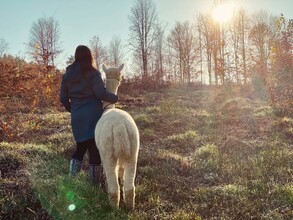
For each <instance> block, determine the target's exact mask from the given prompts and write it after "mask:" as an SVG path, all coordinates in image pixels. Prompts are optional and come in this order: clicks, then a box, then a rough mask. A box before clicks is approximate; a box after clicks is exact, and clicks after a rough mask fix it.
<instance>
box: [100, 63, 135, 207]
mask: <svg viewBox="0 0 293 220" xmlns="http://www.w3.org/2000/svg"><path fill="white" fill-rule="evenodd" d="M123 66H124V65H123V64H122V65H121V66H120V67H119V68H108V69H107V68H106V67H105V66H104V65H103V70H104V71H105V73H106V89H107V90H108V91H109V92H112V93H115V94H117V89H118V86H119V85H120V79H121V78H120V77H121V70H122V68H123ZM103 106H104V108H105V111H104V113H103V115H102V117H101V118H100V120H99V121H98V123H97V125H96V129H95V140H96V144H97V147H98V149H99V152H100V155H101V160H102V164H103V168H104V172H105V174H106V179H107V187H108V196H109V200H110V204H111V205H112V206H114V207H116V208H118V207H119V201H120V186H119V182H118V176H119V178H120V181H121V182H122V183H124V190H123V189H122V190H123V197H124V202H125V206H126V208H128V209H133V208H134V205H135V186H134V179H135V175H136V164H137V157H138V150H139V132H138V129H137V126H136V124H135V122H134V120H133V119H132V117H131V116H130V115H129V114H128V113H127V112H125V111H123V110H121V109H117V108H115V105H114V104H110V103H106V102H104V103H103Z"/></svg>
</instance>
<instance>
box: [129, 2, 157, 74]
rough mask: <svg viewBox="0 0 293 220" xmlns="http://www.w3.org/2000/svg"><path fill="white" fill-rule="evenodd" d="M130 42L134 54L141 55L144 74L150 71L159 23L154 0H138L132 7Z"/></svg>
mask: <svg viewBox="0 0 293 220" xmlns="http://www.w3.org/2000/svg"><path fill="white" fill-rule="evenodd" d="M129 21H130V27H129V29H130V39H129V44H130V46H131V48H132V50H133V52H134V55H135V56H137V55H139V57H138V58H139V60H141V62H140V63H141V64H142V76H143V77H147V76H148V72H149V63H148V62H149V56H150V53H151V48H152V46H153V43H154V40H155V37H156V26H157V23H158V17H157V11H156V7H155V4H154V2H153V1H152V0H136V2H135V5H134V6H133V7H132V8H131V15H130V16H129Z"/></svg>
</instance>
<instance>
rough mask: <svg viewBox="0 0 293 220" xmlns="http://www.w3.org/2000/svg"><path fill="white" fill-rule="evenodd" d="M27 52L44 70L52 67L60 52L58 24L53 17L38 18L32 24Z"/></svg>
mask: <svg viewBox="0 0 293 220" xmlns="http://www.w3.org/2000/svg"><path fill="white" fill-rule="evenodd" d="M28 50H29V54H30V55H31V56H32V57H33V59H34V60H35V61H36V62H37V63H39V64H42V65H44V66H45V67H46V68H48V66H54V60H55V58H56V57H57V56H58V55H59V54H60V53H61V52H62V50H61V49H60V30H59V24H58V22H57V21H55V20H54V18H53V17H49V18H45V17H43V18H39V19H38V20H37V21H36V22H33V24H32V27H31V29H30V39H29V43H28Z"/></svg>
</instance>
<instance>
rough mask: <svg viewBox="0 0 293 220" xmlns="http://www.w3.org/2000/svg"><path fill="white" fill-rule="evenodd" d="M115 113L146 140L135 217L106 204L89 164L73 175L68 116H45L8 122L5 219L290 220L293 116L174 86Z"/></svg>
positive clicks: (243, 98)
mask: <svg viewBox="0 0 293 220" xmlns="http://www.w3.org/2000/svg"><path fill="white" fill-rule="evenodd" d="M126 101H127V102H126ZM118 107H121V108H123V109H125V110H127V111H128V112H129V113H130V114H131V115H132V116H133V118H134V119H135V121H136V123H137V125H138V128H139V130H140V135H141V148H140V152H139V160H138V169H137V178H136V190H137V196H136V209H135V211H134V212H130V213H127V212H126V211H125V210H123V209H122V210H114V209H112V208H111V207H110V206H109V204H108V201H107V195H106V194H105V193H104V192H102V191H101V190H99V189H98V188H96V187H94V186H92V185H91V183H90V181H89V178H88V176H87V172H86V171H87V168H88V164H87V158H85V163H84V165H83V172H81V174H80V175H79V176H78V177H76V178H74V179H71V178H69V177H68V165H69V160H70V156H71V153H72V152H73V150H74V142H73V137H72V134H71V129H70V124H69V122H70V115H69V114H68V113H64V112H58V111H56V110H50V109H49V110H48V109H47V110H42V111H41V110H40V111H35V112H33V113H19V114H17V115H14V116H13V117H12V116H9V117H10V119H9V121H10V124H7V129H9V128H10V129H14V130H15V129H16V131H15V132H16V135H14V136H13V138H11V139H10V140H3V141H2V142H0V168H1V179H0V210H1V211H0V212H1V213H0V219H70V220H71V219H86V220H91V219H293V145H292V144H293V118H289V117H278V116H276V115H275V114H274V111H273V110H272V109H271V108H270V106H269V105H268V103H267V102H266V101H262V100H258V99H256V98H251V97H250V98H248V96H247V95H245V94H244V95H241V93H240V92H235V91H233V92H232V91H231V90H228V89H222V90H221V89H218V90H216V89H213V90H210V89H200V90H195V89H183V88H172V89H166V90H162V91H158V92H153V93H145V94H143V95H140V96H139V97H130V96H128V97H127V98H126V97H124V98H122V99H121V102H120V105H118ZM0 117H1V120H7V117H8V116H6V115H1V116H0Z"/></svg>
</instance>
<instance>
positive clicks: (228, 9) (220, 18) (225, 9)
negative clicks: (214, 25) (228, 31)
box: [212, 3, 234, 23]
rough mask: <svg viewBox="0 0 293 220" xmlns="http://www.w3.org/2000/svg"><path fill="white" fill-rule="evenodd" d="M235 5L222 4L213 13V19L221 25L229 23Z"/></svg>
mask: <svg viewBox="0 0 293 220" xmlns="http://www.w3.org/2000/svg"><path fill="white" fill-rule="evenodd" d="M233 11H234V4H233V3H222V4H219V5H217V6H216V7H215V8H214V9H213V11H212V17H213V19H214V20H215V21H217V22H219V23H224V22H227V21H229V20H230V19H231V18H232V16H233Z"/></svg>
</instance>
